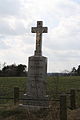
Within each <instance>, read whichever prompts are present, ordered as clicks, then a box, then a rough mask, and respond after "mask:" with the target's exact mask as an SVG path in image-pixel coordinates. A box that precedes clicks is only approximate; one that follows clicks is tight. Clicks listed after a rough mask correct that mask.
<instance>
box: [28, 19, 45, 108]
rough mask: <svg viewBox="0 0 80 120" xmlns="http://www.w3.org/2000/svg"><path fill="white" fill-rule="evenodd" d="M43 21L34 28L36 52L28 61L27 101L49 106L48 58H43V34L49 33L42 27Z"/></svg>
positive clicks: (36, 104) (35, 104)
mask: <svg viewBox="0 0 80 120" xmlns="http://www.w3.org/2000/svg"><path fill="white" fill-rule="evenodd" d="M42 24H43V22H42V21H38V22H37V27H32V32H33V33H36V50H35V54H34V56H31V57H29V61H28V81H27V98H28V99H31V100H27V104H28V105H31V104H32V105H33V106H40V105H43V106H46V105H47V101H45V100H47V97H46V95H47V93H46V92H47V91H46V90H47V88H46V75H47V58H46V57H44V56H42V33H47V27H42V26H43V25H42Z"/></svg>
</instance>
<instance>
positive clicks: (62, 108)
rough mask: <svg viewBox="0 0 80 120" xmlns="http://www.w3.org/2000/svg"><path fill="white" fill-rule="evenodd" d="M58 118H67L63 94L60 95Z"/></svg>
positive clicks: (62, 119)
mask: <svg viewBox="0 0 80 120" xmlns="http://www.w3.org/2000/svg"><path fill="white" fill-rule="evenodd" d="M60 120H67V99H66V95H65V94H63V95H61V96H60Z"/></svg>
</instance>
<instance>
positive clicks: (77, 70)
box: [71, 65, 80, 76]
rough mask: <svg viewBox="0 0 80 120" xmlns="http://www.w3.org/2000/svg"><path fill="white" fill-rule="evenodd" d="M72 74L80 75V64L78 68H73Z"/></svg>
mask: <svg viewBox="0 0 80 120" xmlns="http://www.w3.org/2000/svg"><path fill="white" fill-rule="evenodd" d="M71 75H76V76H80V65H79V66H78V68H77V69H76V68H75V67H73V68H72V71H71Z"/></svg>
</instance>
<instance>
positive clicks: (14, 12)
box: [0, 0, 80, 72]
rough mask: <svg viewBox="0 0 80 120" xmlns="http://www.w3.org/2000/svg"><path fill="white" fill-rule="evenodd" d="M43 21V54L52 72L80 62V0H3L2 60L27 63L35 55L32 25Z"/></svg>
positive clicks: (0, 26) (0, 4)
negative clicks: (44, 31)
mask: <svg viewBox="0 0 80 120" xmlns="http://www.w3.org/2000/svg"><path fill="white" fill-rule="evenodd" d="M37 21H43V26H44V27H45V26H47V27H48V33H45V34H43V45H42V51H43V55H44V56H46V57H48V72H62V71H64V70H65V69H67V70H71V68H72V67H73V66H74V67H76V68H77V66H78V65H79V64H80V0H0V63H1V64H3V63H4V62H6V63H7V64H12V63H16V64H20V63H21V64H26V65H28V57H29V56H32V55H33V54H34V50H35V43H36V38H35V34H33V33H31V27H36V22H37Z"/></svg>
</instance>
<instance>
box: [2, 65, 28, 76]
mask: <svg viewBox="0 0 80 120" xmlns="http://www.w3.org/2000/svg"><path fill="white" fill-rule="evenodd" d="M26 69H27V66H26V65H23V64H19V65H16V64H12V65H6V66H3V68H2V69H1V70H0V77H19V76H20V77H24V76H27V70H26Z"/></svg>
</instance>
